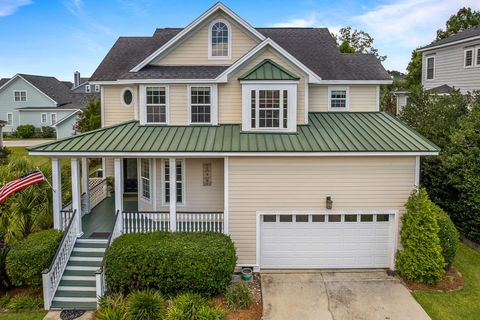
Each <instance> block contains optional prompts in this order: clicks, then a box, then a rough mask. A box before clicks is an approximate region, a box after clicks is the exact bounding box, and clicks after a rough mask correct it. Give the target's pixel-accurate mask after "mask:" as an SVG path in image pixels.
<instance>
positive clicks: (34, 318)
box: [0, 311, 47, 320]
mask: <svg viewBox="0 0 480 320" xmlns="http://www.w3.org/2000/svg"><path fill="white" fill-rule="evenodd" d="M46 314H47V311H37V312H5V313H0V320H42V319H43V317H45V315H46Z"/></svg>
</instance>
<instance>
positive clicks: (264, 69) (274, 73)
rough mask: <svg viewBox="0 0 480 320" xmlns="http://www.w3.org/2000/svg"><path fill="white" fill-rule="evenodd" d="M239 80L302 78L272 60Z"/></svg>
mask: <svg viewBox="0 0 480 320" xmlns="http://www.w3.org/2000/svg"><path fill="white" fill-rule="evenodd" d="M238 80H300V78H299V77H297V76H295V75H293V74H292V73H290V71H288V70H287V69H285V68H283V67H282V66H281V65H279V64H277V63H275V62H273V61H272V60H270V59H265V60H263V61H262V62H260V63H259V64H257V65H256V66H255V67H253V68H252V70H250V71H248V72H247V73H245V74H244V75H242V76H241V77H240V78H238Z"/></svg>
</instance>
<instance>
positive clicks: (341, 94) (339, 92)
mask: <svg viewBox="0 0 480 320" xmlns="http://www.w3.org/2000/svg"><path fill="white" fill-rule="evenodd" d="M348 96H349V88H348V87H335V86H332V87H329V88H328V110H329V111H348V105H349V103H348V99H349V97H348Z"/></svg>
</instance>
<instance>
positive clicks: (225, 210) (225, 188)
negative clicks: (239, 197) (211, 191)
mask: <svg viewBox="0 0 480 320" xmlns="http://www.w3.org/2000/svg"><path fill="white" fill-rule="evenodd" d="M228 210H229V206H228V157H225V158H223V233H225V234H228V218H229V217H228Z"/></svg>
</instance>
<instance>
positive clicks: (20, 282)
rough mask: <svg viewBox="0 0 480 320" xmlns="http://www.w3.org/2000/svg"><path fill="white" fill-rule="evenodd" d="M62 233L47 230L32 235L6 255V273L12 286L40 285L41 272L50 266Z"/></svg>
mask: <svg viewBox="0 0 480 320" xmlns="http://www.w3.org/2000/svg"><path fill="white" fill-rule="evenodd" d="M62 236H63V233H62V232H60V231H57V230H53V229H49V230H44V231H40V232H37V233H32V234H31V235H29V236H28V237H27V238H25V239H24V240H22V241H20V242H19V243H17V244H16V245H14V246H13V247H12V248H11V249H10V251H9V252H8V254H7V261H6V271H7V275H8V277H9V279H10V282H11V283H12V284H13V285H14V286H24V285H27V286H36V287H40V286H41V285H42V271H43V270H44V269H46V268H48V267H49V266H50V263H51V262H52V259H53V257H54V256H55V252H56V251H57V247H58V245H59V244H60V241H61V240H62Z"/></svg>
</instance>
